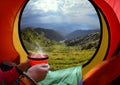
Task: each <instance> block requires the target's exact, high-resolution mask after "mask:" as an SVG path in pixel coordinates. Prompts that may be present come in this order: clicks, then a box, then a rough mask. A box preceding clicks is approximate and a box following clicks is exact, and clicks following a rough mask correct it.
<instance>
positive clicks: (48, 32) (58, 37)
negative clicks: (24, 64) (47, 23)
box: [34, 28, 64, 41]
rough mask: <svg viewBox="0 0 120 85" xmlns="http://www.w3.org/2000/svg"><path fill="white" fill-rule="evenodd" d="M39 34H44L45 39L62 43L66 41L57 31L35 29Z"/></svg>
mask: <svg viewBox="0 0 120 85" xmlns="http://www.w3.org/2000/svg"><path fill="white" fill-rule="evenodd" d="M34 30H35V31H36V32H37V33H41V32H43V33H44V34H45V37H46V38H48V39H51V40H56V41H61V40H64V37H63V36H62V35H61V34H60V33H58V32H57V31H55V30H52V29H44V28H35V29H34Z"/></svg>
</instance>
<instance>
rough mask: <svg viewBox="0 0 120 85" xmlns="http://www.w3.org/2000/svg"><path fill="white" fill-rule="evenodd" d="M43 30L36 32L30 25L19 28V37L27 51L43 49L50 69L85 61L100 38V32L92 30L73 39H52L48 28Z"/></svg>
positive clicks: (77, 64)
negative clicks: (92, 31) (47, 57)
mask: <svg viewBox="0 0 120 85" xmlns="http://www.w3.org/2000/svg"><path fill="white" fill-rule="evenodd" d="M43 30H44V29H42V30H41V31H40V29H39V32H38V30H37V31H36V30H35V29H34V28H31V27H28V28H25V29H23V30H21V38H22V42H23V43H24V46H25V47H26V49H27V51H28V52H29V53H37V52H38V51H44V52H45V53H46V54H48V56H49V64H50V70H58V69H64V68H68V67H73V66H79V65H83V64H85V63H87V62H88V61H89V60H90V59H91V57H92V56H93V55H94V53H95V51H96V48H97V46H98V44H99V40H100V32H94V33H91V34H89V35H86V36H84V37H79V38H76V39H73V40H61V41H59V40H56V39H55V38H56V37H52V39H51V38H50V37H48V32H50V30H44V31H43ZM45 31H47V32H45ZM52 33H53V31H52ZM54 34H56V32H55V33H54ZM54 36H55V35H54ZM56 36H57V35H56ZM58 36H59V35H58Z"/></svg>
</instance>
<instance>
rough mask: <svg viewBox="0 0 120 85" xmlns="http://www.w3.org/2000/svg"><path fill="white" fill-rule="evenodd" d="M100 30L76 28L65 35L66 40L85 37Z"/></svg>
mask: <svg viewBox="0 0 120 85" xmlns="http://www.w3.org/2000/svg"><path fill="white" fill-rule="evenodd" d="M97 31H98V30H76V31H73V32H71V33H70V34H68V35H67V36H65V39H66V40H72V39H76V38H78V37H84V36H86V35H88V34H91V33H94V32H97Z"/></svg>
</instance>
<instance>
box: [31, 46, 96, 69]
mask: <svg viewBox="0 0 120 85" xmlns="http://www.w3.org/2000/svg"><path fill="white" fill-rule="evenodd" d="M42 50H45V51H46V54H47V55H48V56H49V60H48V61H49V64H50V70H53V71H54V70H59V69H65V68H69V67H74V66H80V65H83V64H85V63H86V62H88V60H89V59H91V57H92V56H93V54H94V53H95V49H89V50H80V49H78V46H71V47H70V46H65V45H64V44H58V45H53V46H52V47H51V46H50V47H42ZM29 52H31V53H36V52H34V51H33V50H29Z"/></svg>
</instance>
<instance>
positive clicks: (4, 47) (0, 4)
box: [0, 0, 25, 62]
mask: <svg viewBox="0 0 120 85" xmlns="http://www.w3.org/2000/svg"><path fill="white" fill-rule="evenodd" d="M24 3H25V0H12V1H11V0H1V1H0V62H1V61H3V60H8V61H13V60H15V59H16V58H17V56H18V55H19V54H18V53H17V52H16V50H15V48H14V46H13V25H14V20H15V18H16V15H17V13H18V11H19V9H20V8H21V6H22V5H23V4H24Z"/></svg>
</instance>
